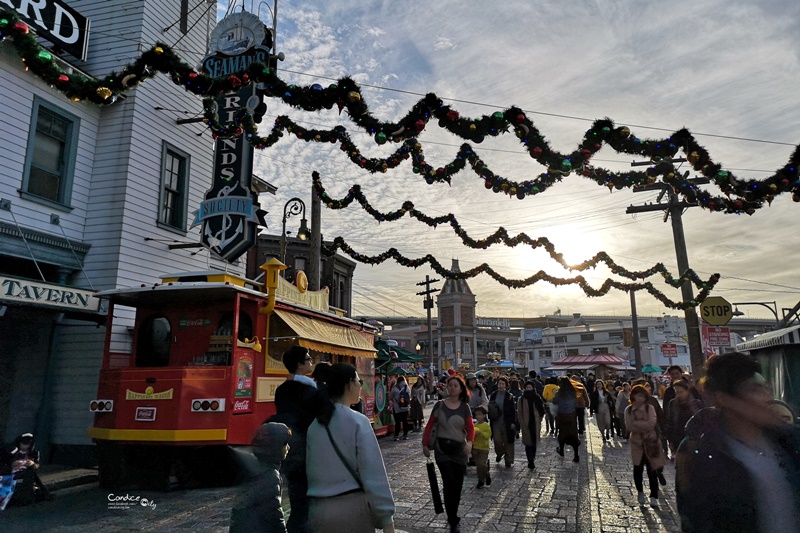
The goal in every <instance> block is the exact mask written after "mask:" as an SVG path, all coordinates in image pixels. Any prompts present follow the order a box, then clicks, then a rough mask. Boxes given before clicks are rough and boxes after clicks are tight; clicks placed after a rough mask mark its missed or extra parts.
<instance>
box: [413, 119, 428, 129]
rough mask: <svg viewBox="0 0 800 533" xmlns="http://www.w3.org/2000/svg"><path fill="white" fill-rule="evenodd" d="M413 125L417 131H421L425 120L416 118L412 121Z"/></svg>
mask: <svg viewBox="0 0 800 533" xmlns="http://www.w3.org/2000/svg"><path fill="white" fill-rule="evenodd" d="M414 127H415V128H417V131H422V130H424V129H425V121H424V120H418V121H416V122H415V123H414Z"/></svg>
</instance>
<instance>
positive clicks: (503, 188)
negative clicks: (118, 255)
mask: <svg viewBox="0 0 800 533" xmlns="http://www.w3.org/2000/svg"><path fill="white" fill-rule="evenodd" d="M6 37H10V38H11V40H12V42H13V45H14V47H15V49H16V51H17V53H18V55H19V56H20V57H21V58H22V60H23V61H24V62H25V64H26V68H28V69H29V70H30V71H31V72H33V73H34V74H36V75H37V76H39V77H40V78H41V79H42V80H44V81H45V82H46V83H49V84H50V85H51V86H53V87H55V88H57V89H58V90H59V91H61V92H62V93H64V94H65V95H66V96H67V97H68V98H71V99H72V100H74V101H81V100H87V101H90V102H92V103H95V104H99V105H107V104H110V103H112V102H113V101H114V100H115V98H116V97H117V96H119V95H120V94H122V93H124V92H126V91H129V90H131V89H132V88H134V87H135V86H136V85H137V84H139V83H141V82H143V81H145V80H146V79H148V78H150V77H152V76H154V75H155V74H156V73H159V72H161V73H164V74H167V75H169V76H170V78H171V79H172V81H173V82H174V83H175V84H176V85H180V86H183V87H184V89H185V90H187V91H189V92H191V93H193V94H197V95H200V96H204V97H206V98H208V99H209V100H207V101H206V104H205V105H204V114H205V120H206V122H207V123H208V125H209V128H210V129H211V131H212V133H213V134H214V135H215V136H223V137H235V136H238V135H245V136H246V138H247V140H248V141H249V142H250V144H252V145H253V146H254V147H256V148H260V149H264V148H267V147H269V146H272V145H273V144H274V143H275V142H277V140H278V139H280V138H281V137H282V136H283V132H284V131H286V132H288V133H291V134H294V135H295V136H296V137H298V138H301V139H304V140H306V141H316V142H340V143H342V144H341V146H342V149H343V150H344V151H346V152H347V153H348V155H349V157H350V159H351V161H353V162H354V163H356V164H358V165H359V166H360V167H362V168H365V169H367V170H368V171H370V172H373V173H375V172H385V171H386V170H388V169H389V168H394V167H396V166H397V165H399V164H400V163H401V162H402V161H404V160H406V159H408V158H409V157H412V158H413V170H414V171H415V172H417V173H418V174H420V175H422V176H423V177H424V179H425V181H426V182H427V183H429V184H433V183H436V182H446V183H449V182H450V179H451V177H452V176H453V175H454V174H455V173H457V172H459V171H460V170H462V169H463V168H465V167H466V165H467V164H469V165H470V166H471V168H472V169H473V171H474V172H476V173H477V174H478V175H479V176H480V177H481V178H482V179H483V180H484V185H485V186H486V188H487V189H491V190H493V191H494V192H496V193H503V194H507V195H508V196H510V197H512V198H513V197H516V198H519V199H524V198H526V197H528V196H533V195H536V194H540V193H542V192H544V191H545V190H547V189H548V188H549V187H551V186H552V185H553V184H555V183H557V182H559V181H561V180H562V179H563V178H564V177H565V176H567V175H569V174H571V173H573V172H575V173H577V174H579V175H582V176H584V177H586V178H588V179H591V180H593V181H595V182H596V183H597V184H599V185H602V186H606V187H608V188H609V189H610V190H612V191H613V190H614V189H617V190H621V189H626V188H635V187H639V186H642V185H646V184H650V183H654V182H655V181H656V180H657V179H658V178H659V177H660V178H661V180H662V181H663V182H664V183H666V184H668V185H670V186H671V187H672V188H673V189H674V191H675V192H676V193H677V194H679V195H680V196H682V197H683V199H684V200H685V201H687V202H689V203H692V204H697V205H699V206H700V207H702V208H704V209H707V210H709V211H716V212H723V213H737V214H739V213H747V214H750V215H752V214H753V213H755V211H756V210H757V209H760V208H761V207H763V206H764V205H765V204H766V205H769V204H771V202H772V200H773V199H774V198H775V197H776V196H779V195H781V194H783V193H791V194H792V199H793V200H794V201H795V202H800V146H798V147H797V148H796V149H795V150H794V152H793V153H792V155H791V157H790V159H789V161H788V162H787V163H786V165H784V166H783V167H781V168H779V169H778V170H776V171H775V173H774V174H773V175H772V176H769V177H768V178H765V179H762V180H754V179H741V178H738V177H737V176H735V175H734V174H733V173H732V172H730V171H727V170H724V169H723V168H722V166H721V165H719V164H718V163H715V162H714V161H713V160H712V159H711V156H710V154H709V153H708V151H707V150H706V149H705V148H703V147H702V146H701V145H700V144H699V143H698V142H697V140H696V139H695V138H694V136H693V135H692V134H691V133H690V132H689V131H688V130H687V129H685V128H683V129H680V130H677V131H676V132H674V133H672V134H671V135H670V136H669V137H666V138H664V139H656V140H653V139H649V140H648V139H641V138H639V137H637V136H635V135H634V134H632V132H631V130H630V129H629V128H628V127H626V126H621V127H620V126H615V124H614V123H613V121H612V120H611V119H609V118H603V119H599V120H596V121H595V122H594V123H593V124H592V126H591V127H590V128H589V130H587V131H586V133H585V135H584V137H583V139H582V140H581V141H580V143H579V144H578V146H577V147H576V149H575V150H573V151H572V152H570V153H567V154H564V153H560V152H558V151H556V150H554V149H553V148H552V147H551V146H550V144H549V143H548V142H547V140H546V139H545V137H544V136H543V135H542V134H541V132H540V131H539V130H538V129H537V128H536V126H535V125H534V124H533V122H532V121H531V120H530V119H529V118H528V117H527V115H526V114H525V113H524V111H522V110H521V109H520V108H518V107H515V106H512V107H509V108H508V109H506V110H504V111H497V112H494V113H492V114H487V115H483V116H481V117H478V118H469V117H462V116H461V115H460V113H459V112H458V110H456V109H454V108H453V107H451V106H449V105H445V104H444V103H443V101H442V99H441V98H439V97H438V96H436V95H435V94H432V93H431V94H428V95H426V96H425V97H423V98H422V99H420V100H419V101H418V102H417V103H416V104H415V105H414V106H413V107H412V108H411V110H410V111H409V112H408V113H407V114H406V115H405V116H404V117H403V118H401V119H400V120H399V121H397V122H384V121H380V120H378V119H377V118H375V117H374V116H373V115H372V114H371V112H370V110H369V107H368V106H367V104H366V103H365V102H364V99H363V96H362V93H361V89H360V87H359V86H358V84H356V83H355V82H354V81H353V80H352V79H350V78H343V79H341V80H339V81H338V82H337V83H334V84H331V85H329V86H328V87H322V86H321V85H320V84H312V85H310V86H297V85H291V84H287V83H285V82H284V81H283V80H281V79H280V78H278V76H277V75H276V73H275V72H273V71H271V70H270V69H269V68H268V67H267V66H266V65H264V64H260V63H252V64H250V65H249V66H248V68H247V69H245V70H242V71H240V72H238V73H235V74H232V75H229V76H224V77H219V78H212V77H210V76H208V75H207V74H206V73H204V72H198V71H197V70H196V69H195V68H194V67H193V66H192V65H190V64H189V63H187V62H185V61H184V60H182V59H181V58H180V57H179V56H178V55H177V54H175V52H174V51H173V50H172V49H171V48H170V47H169V46H167V45H166V44H163V43H157V44H156V45H155V46H154V47H153V48H151V49H150V50H147V51H145V52H143V53H142V55H141V56H140V57H139V58H138V59H136V61H134V62H133V63H131V64H128V65H127V66H125V67H123V68H122V69H121V70H120V71H119V72H112V73H111V74H109V75H108V76H105V77H103V78H93V77H91V76H85V75H81V74H70V73H68V72H66V71H64V70H63V69H62V68H61V67H60V66H59V65H58V63H57V62H56V60H55V58H54V57H53V55H52V54H51V53H50V52H49V51H47V50H46V49H45V48H43V47H42V46H41V45H40V44H39V43H38V42H37V41H36V39H35V37H34V35H32V34H31V33H30V29H29V27H28V26H27V24H25V23H24V22H22V21H20V20H19V19H18V17H17V16H16V14H15V13H14V12H13V11H11V10H7V9H0V40H2V39H4V38H6ZM251 82H252V83H258V84H261V87H263V90H262V91H261V92H262V94H263V95H264V96H267V97H271V98H278V99H281V100H282V101H283V102H284V103H286V104H287V105H290V106H293V107H297V108H301V109H303V110H306V111H319V110H322V109H332V108H333V107H334V106H336V107H338V109H339V112H340V113H341V112H342V111H346V112H347V114H348V115H349V116H350V118H351V119H352V120H353V122H354V123H355V124H356V125H357V126H358V127H360V128H361V129H363V130H364V131H366V132H368V133H370V134H371V135H373V136H374V140H375V142H376V144H379V145H381V144H385V143H387V142H394V143H401V144H402V146H401V147H400V148H399V149H398V150H397V151H395V153H394V154H392V155H390V156H389V157H387V158H365V157H364V156H362V155H361V152H360V151H359V150H358V148H357V147H356V146H355V144H353V143H352V141H351V140H350V139H349V137H348V136H347V134H346V132H345V131H344V129H343V128H341V127H338V128H333V129H332V130H307V129H305V128H301V127H299V126H298V125H297V124H295V123H293V122H292V121H290V120H289V119H288V118H287V117H285V116H281V117H278V119H277V120H276V121H275V125H274V127H273V128H272V132H271V133H270V134H269V135H268V136H266V137H262V136H260V135H259V134H258V129H257V124H256V120H255V119H254V117H253V115H252V114H251V112H250V110H248V109H247V108H243V109H242V110H241V111H240V112H239V113H237V115H236V116H235V118H234V120H233V121H232V122H231V123H227V124H223V123H221V122H220V121H219V117H218V114H217V112H216V109H215V106H214V105H212V103H211V102H212V101H211V100H210V99H211V98H213V97H217V96H219V95H221V94H224V93H226V92H230V91H233V90H236V89H239V88H240V87H241V86H243V85H245V84H247V83H251ZM434 119H435V120H437V121H438V125H439V126H440V127H442V128H444V129H446V130H447V131H449V132H450V133H453V134H455V135H457V136H459V137H461V138H462V139H464V140H467V141H471V142H474V143H481V142H482V141H483V140H484V139H485V138H486V137H489V136H491V137H496V136H499V135H503V134H506V133H511V132H513V133H514V134H515V135H516V137H517V138H518V139H519V142H520V143H521V144H522V146H523V148H524V150H525V151H526V152H527V153H528V154H529V155H530V156H531V157H532V158H533V159H535V160H536V161H537V162H539V163H540V164H542V165H543V166H544V167H545V168H547V171H546V172H544V173H541V174H539V175H538V176H537V177H536V178H534V179H530V180H523V181H514V180H510V179H508V178H505V177H503V176H501V175H499V174H497V173H496V172H494V171H492V170H491V169H490V168H489V167H488V166H487V165H486V164H485V163H484V162H483V161H482V160H481V159H480V158H478V157H477V155H476V154H475V152H474V150H473V149H472V148H471V146H470V145H469V144H464V145H462V147H461V149H460V150H459V152H458V154H457V155H456V157H455V158H454V159H453V160H452V161H451V162H450V163H448V164H446V165H444V166H438V167H437V168H434V167H433V166H432V165H430V164H428V163H427V162H426V161H425V158H424V153H423V151H422V147H421V145H420V143H419V141H418V140H417V136H418V135H419V134H420V133H421V132H422V131H423V130H424V129H425V128H426V126H427V125H428V123H429V122H430V121H431V120H434ZM604 145H608V146H610V147H611V148H613V149H614V150H615V151H616V152H618V153H625V154H630V155H636V156H641V157H647V158H649V159H650V160H651V161H652V162H653V166H652V167H648V168H647V169H646V170H644V171H630V172H613V171H611V170H608V169H605V168H602V167H597V166H594V165H592V164H591V158H592V156H593V155H594V154H596V153H597V152H598V151H599V150H600V149H601V148H602V147H603V146H604ZM679 151H682V152H683V153H684V154H685V155H686V159H687V160H688V162H689V164H690V165H691V166H692V168H693V169H694V170H695V171H697V172H700V173H701V174H702V175H703V176H705V177H707V178H709V180H710V183H711V184H713V185H714V186H716V187H717V188H719V190H720V192H721V194H719V195H712V194H711V193H709V192H708V191H705V190H703V189H700V188H698V187H697V186H696V185H694V184H693V183H692V182H691V181H690V180H688V179H687V178H685V177H683V175H682V174H681V173H680V172H678V171H677V168H676V167H675V165H674V163H673V162H672V159H673V158H674V157H675V156H676V154H678V152H679Z"/></svg>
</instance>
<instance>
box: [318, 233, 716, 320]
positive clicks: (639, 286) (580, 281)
mask: <svg viewBox="0 0 800 533" xmlns="http://www.w3.org/2000/svg"><path fill="white" fill-rule="evenodd" d="M337 250H342V251H343V252H344V253H346V254H347V255H349V256H350V257H351V258H353V259H354V260H356V261H358V262H360V263H365V264H368V265H379V264H381V263H383V262H385V261H387V260H389V259H394V260H395V262H397V264H399V265H402V266H405V267H410V268H417V267H420V266H423V265H425V264H429V265H430V267H431V268H432V269H433V270H434V271H435V272H436V273H437V274H439V275H440V276H442V277H445V278H447V279H471V278H474V277H476V276H478V275H479V274H488V275H489V276H491V277H492V278H493V279H494V280H495V281H497V282H498V283H500V284H502V285H505V286H506V287H508V288H510V289H521V288H523V287H529V286H531V285H533V284H534V283H537V282H539V281H546V282H548V283H551V284H552V285H555V286H564V285H578V286H579V287H580V288H581V289H582V290H583V292H584V293H585V294H586V296H589V297H597V296H605V295H606V294H608V292H609V291H610V290H611V289H618V290H620V291H624V292H630V291H640V290H645V291H647V292H649V293H650V294H651V295H652V296H653V297H654V298H655V299H657V300H658V301H660V302H661V303H663V304H664V305H665V306H667V307H670V308H672V309H681V310H685V309H691V308H694V307H697V305H699V304H700V303H701V302H703V300H705V299H706V298H707V297H708V294H709V293H710V292H711V290H712V289H713V288H714V286H715V285H716V283H717V281H719V274H714V275H713V276H711V278H710V279H709V281H708V283H707V286H706V287H705V288H704V289H702V290H701V291H700V292H699V293H697V296H696V297H695V298H694V299H692V300H690V301H688V302H687V301H674V300H671V299H670V298H668V297H667V296H666V295H665V294H664V293H663V292H661V291H659V290H658V289H656V288H655V286H653V284H652V283H650V282H649V281H647V282H644V283H622V282H619V281H614V280H611V279H606V280H605V281H604V282H603V284H602V285H601V286H600V288H597V289H596V288H594V287H592V286H591V285H590V284H589V282H588V281H586V279H585V278H584V277H583V276H580V275H579V276H574V277H572V278H559V277H556V276H551V275H550V274H548V273H546V272H544V271H542V270H540V271H538V272H537V273H536V274H534V275H532V276H529V277H527V278H525V279H510V278H506V277H505V276H502V275H500V274H499V273H497V272H496V271H495V270H494V269H493V268H492V267H490V266H489V265H487V264H486V263H482V264H480V265H479V266H476V267H474V268H471V269H469V270H467V271H464V272H457V271H454V270H450V269H447V268H444V267H443V266H442V264H441V263H439V261H437V260H436V258H435V257H433V256H432V255H431V254H427V255H425V256H424V257H420V258H419V259H410V258H408V257H406V256H404V255H403V254H401V253H400V252H399V251H398V250H397V249H396V248H389V249H388V250H386V251H385V252H383V253H381V254H379V255H373V256H368V255H364V254H360V253H358V252H356V251H355V250H353V249H352V248H351V247H350V245H348V244H347V243H346V242H345V240H344V239H343V238H342V237H336V238H335V239H334V240H333V243H332V244H331V245H325V244H323V247H322V252H323V254H325V255H326V256H332V255H334V254H335V253H336V251H337Z"/></svg>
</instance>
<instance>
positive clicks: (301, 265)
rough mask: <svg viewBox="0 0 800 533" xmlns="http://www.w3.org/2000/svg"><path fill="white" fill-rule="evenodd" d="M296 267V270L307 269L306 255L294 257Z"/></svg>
mask: <svg viewBox="0 0 800 533" xmlns="http://www.w3.org/2000/svg"><path fill="white" fill-rule="evenodd" d="M294 269H295V271H300V270H302V271H304V272H305V270H306V258H305V257H295V258H294Z"/></svg>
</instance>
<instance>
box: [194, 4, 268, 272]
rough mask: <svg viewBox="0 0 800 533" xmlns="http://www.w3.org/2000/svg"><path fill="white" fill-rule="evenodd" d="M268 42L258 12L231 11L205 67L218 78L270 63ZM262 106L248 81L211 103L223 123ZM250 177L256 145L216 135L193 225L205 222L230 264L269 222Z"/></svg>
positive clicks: (208, 242)
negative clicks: (209, 173)
mask: <svg viewBox="0 0 800 533" xmlns="http://www.w3.org/2000/svg"><path fill="white" fill-rule="evenodd" d="M264 43H268V44H269V45H270V46H271V43H272V36H271V34H269V30H268V29H267V28H266V27H265V26H264V25H263V24H262V23H261V21H260V20H259V19H258V17H257V16H255V15H253V14H252V13H247V12H246V11H242V12H238V13H234V14H232V15H229V16H227V17H225V18H224V19H223V20H221V21H220V22H219V24H218V25H217V27H216V28H215V29H214V32H213V33H212V34H211V49H212V50H213V51H214V53H212V54H211V55H208V56H206V57H205V58H204V59H203V64H202V69H203V70H204V71H206V72H207V73H208V74H209V75H211V76H214V77H219V76H230V75H233V74H234V73H236V72H238V71H240V70H243V69H245V68H247V67H248V66H249V65H250V64H252V63H254V62H261V63H264V64H267V63H268V61H269V49H268V48H265V47H264V46H262V45H263V44H264ZM260 104H261V96H260V95H259V94H258V92H257V89H256V86H255V84H253V83H244V84H243V86H242V88H241V89H240V90H239V91H238V92H235V93H229V94H225V95H223V96H221V97H220V98H218V99H217V100H216V101H215V102H214V104H213V105H214V106H215V109H216V112H217V115H218V116H219V118H220V119H221V120H222V122H224V123H228V124H232V123H234V122H235V119H236V116H237V114H238V113H239V112H240V111H241V110H242V109H243V108H244V107H247V108H248V109H249V110H250V111H251V112H252V111H253V110H254V109H255V108H256V107H257V106H259V105H260ZM252 180H253V147H252V146H251V145H250V143H249V142H247V139H245V138H244V135H238V136H236V137H234V138H231V139H222V138H219V139H217V141H216V149H215V154H214V175H213V181H212V184H211V189H209V190H208V191H207V192H206V195H205V200H204V201H203V202H202V203H201V204H200V208H199V209H198V210H197V211H195V213H194V215H195V218H194V221H193V222H192V226H193V227H194V226H196V225H198V224H201V223H202V228H201V231H200V240H201V242H202V243H203V245H205V246H206V247H207V248H208V249H209V250H212V251H214V252H216V253H217V254H218V255H219V256H220V257H222V258H223V259H225V260H226V261H229V262H232V261H235V260H236V259H238V258H239V257H240V256H241V255H242V254H244V253H245V252H246V251H247V250H249V249H250V248H251V247H252V246H253V245H254V244H255V242H256V233H257V231H256V230H257V228H258V225H259V223H261V224H262V225H264V226H266V224H265V223H264V221H263V215H264V214H265V213H264V212H263V211H261V210H260V209H259V204H258V196H257V195H256V193H254V192H253V191H252V189H251V185H252Z"/></svg>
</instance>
